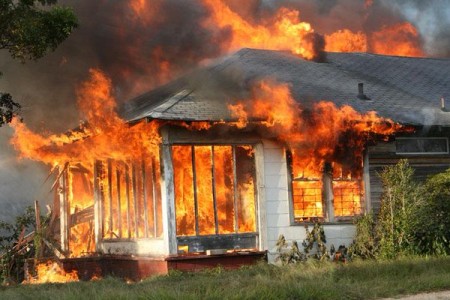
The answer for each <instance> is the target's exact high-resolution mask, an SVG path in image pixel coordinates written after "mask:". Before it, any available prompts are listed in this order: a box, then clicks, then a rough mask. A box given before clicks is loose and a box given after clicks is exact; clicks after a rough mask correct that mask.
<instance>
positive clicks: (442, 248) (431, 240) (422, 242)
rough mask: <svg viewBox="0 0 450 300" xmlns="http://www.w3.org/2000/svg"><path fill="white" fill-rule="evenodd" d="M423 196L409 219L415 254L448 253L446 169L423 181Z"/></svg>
mask: <svg viewBox="0 0 450 300" xmlns="http://www.w3.org/2000/svg"><path fill="white" fill-rule="evenodd" d="M424 195H425V199H424V201H423V203H422V204H421V205H420V207H419V209H418V210H417V211H416V212H415V215H414V216H413V217H412V218H411V226H412V230H413V232H414V233H415V234H414V250H415V252H416V253H418V254H427V255H448V254H450V242H449V241H450V169H449V170H447V171H446V172H443V173H440V174H437V175H434V176H432V177H430V178H428V180H427V181H426V184H425V189H424Z"/></svg>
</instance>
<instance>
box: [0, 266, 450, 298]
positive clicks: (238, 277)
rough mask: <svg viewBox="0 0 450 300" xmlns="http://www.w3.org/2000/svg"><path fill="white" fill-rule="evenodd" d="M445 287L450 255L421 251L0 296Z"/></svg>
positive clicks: (276, 294)
mask: <svg viewBox="0 0 450 300" xmlns="http://www.w3.org/2000/svg"><path fill="white" fill-rule="evenodd" d="M445 289H450V257H448V258H417V257H415V258H403V259H401V260H396V261H385V262H373V261H357V262H352V263H349V264H345V265H341V264H335V263H329V262H327V263H319V262H312V261H311V262H308V263H306V264H299V265H291V266H286V267H277V266H273V265H268V264H265V263H261V264H259V265H256V266H253V267H245V268H241V269H239V270H234V271H225V270H223V269H220V268H216V269H212V270H208V271H204V272H199V273H181V272H173V273H171V274H170V275H168V276H157V277H153V278H149V279H146V280H144V281H142V282H139V283H133V284H127V283H125V282H123V281H122V280H119V279H115V278H106V279H103V280H100V281H96V282H75V283H67V284H43V285H18V286H13V287H0V299H54V300H63V299H86V300H87V299H374V298H380V297H389V296H396V295H401V294H414V293H418V292H424V291H438V290H445Z"/></svg>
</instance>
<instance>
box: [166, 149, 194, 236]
mask: <svg viewBox="0 0 450 300" xmlns="http://www.w3.org/2000/svg"><path fill="white" fill-rule="evenodd" d="M172 161H173V171H174V187H175V210H176V219H177V220H176V221H177V222H176V223H177V235H180V236H183V235H195V209H194V186H193V170H192V148H191V146H173V147H172Z"/></svg>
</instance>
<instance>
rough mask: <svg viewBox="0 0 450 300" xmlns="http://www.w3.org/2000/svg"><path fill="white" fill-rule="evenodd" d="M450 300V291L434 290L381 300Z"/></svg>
mask: <svg viewBox="0 0 450 300" xmlns="http://www.w3.org/2000/svg"><path fill="white" fill-rule="evenodd" d="M392 299H397V300H398V299H400V300H447V299H449V300H450V291H442V292H433V293H422V294H417V295H408V296H399V297H395V298H383V299H380V300H392Z"/></svg>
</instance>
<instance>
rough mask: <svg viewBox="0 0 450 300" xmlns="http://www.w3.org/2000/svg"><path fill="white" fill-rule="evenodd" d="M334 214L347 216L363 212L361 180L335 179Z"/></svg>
mask: <svg viewBox="0 0 450 300" xmlns="http://www.w3.org/2000/svg"><path fill="white" fill-rule="evenodd" d="M333 195H334V216H335V217H347V216H355V215H358V214H360V213H361V199H362V191H361V182H360V181H333Z"/></svg>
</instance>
